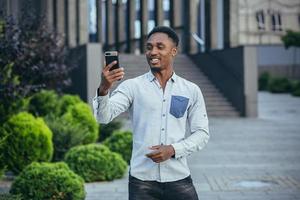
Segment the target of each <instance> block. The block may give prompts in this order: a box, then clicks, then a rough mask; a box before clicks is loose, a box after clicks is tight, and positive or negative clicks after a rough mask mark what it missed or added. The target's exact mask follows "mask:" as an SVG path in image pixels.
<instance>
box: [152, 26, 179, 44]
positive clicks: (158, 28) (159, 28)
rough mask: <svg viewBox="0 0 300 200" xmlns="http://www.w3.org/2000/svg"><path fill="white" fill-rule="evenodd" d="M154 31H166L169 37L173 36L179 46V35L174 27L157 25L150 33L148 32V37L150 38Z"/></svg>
mask: <svg viewBox="0 0 300 200" xmlns="http://www.w3.org/2000/svg"><path fill="white" fill-rule="evenodd" d="M154 33H165V34H167V35H168V37H169V38H171V39H172V40H173V41H174V43H175V45H176V47H177V46H178V43H179V37H178V35H177V34H176V32H175V31H174V30H173V29H172V28H170V27H168V26H156V27H154V28H153V29H152V30H151V31H150V33H148V36H147V39H149V38H150V36H151V35H153V34H154Z"/></svg>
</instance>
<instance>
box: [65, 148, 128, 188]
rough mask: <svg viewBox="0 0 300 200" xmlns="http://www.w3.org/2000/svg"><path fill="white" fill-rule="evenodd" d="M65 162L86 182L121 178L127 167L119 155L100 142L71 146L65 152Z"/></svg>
mask: <svg viewBox="0 0 300 200" xmlns="http://www.w3.org/2000/svg"><path fill="white" fill-rule="evenodd" d="M65 162H66V163H68V165H69V167H70V168H71V169H72V170H73V171H74V172H75V173H77V174H78V175H80V176H81V177H82V178H84V180H85V181H86V182H92V181H105V180H113V179H115V178H121V177H122V176H123V175H124V173H125V171H126V168H127V164H126V162H125V161H124V160H123V158H122V157H121V155H119V154H117V153H114V152H111V151H110V150H109V149H108V147H106V146H104V145H102V144H89V145H81V146H76V147H73V148H72V149H70V151H68V152H67V153H66V156H65Z"/></svg>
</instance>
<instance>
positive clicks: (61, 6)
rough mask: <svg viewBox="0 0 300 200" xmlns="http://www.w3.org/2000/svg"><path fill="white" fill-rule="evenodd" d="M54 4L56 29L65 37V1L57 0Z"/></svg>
mask: <svg viewBox="0 0 300 200" xmlns="http://www.w3.org/2000/svg"><path fill="white" fill-rule="evenodd" d="M54 6H55V8H54V9H56V13H55V14H56V26H55V28H56V31H57V32H58V33H60V34H62V35H63V36H64V37H65V36H66V33H65V2H64V1H62V0H57V1H56V4H55V5H54Z"/></svg>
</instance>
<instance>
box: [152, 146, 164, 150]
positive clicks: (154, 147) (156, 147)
mask: <svg viewBox="0 0 300 200" xmlns="http://www.w3.org/2000/svg"><path fill="white" fill-rule="evenodd" d="M160 147H161V145H155V146H152V147H149V149H152V150H156V149H159V148H160Z"/></svg>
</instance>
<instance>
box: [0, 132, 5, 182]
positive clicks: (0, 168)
mask: <svg viewBox="0 0 300 200" xmlns="http://www.w3.org/2000/svg"><path fill="white" fill-rule="evenodd" d="M5 140H6V137H5V136H4V131H3V130H2V127H0V180H1V178H2V176H3V174H4V171H5V167H6V165H5V162H4V159H3V158H4V155H3V152H4V149H3V146H4V142H5Z"/></svg>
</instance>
